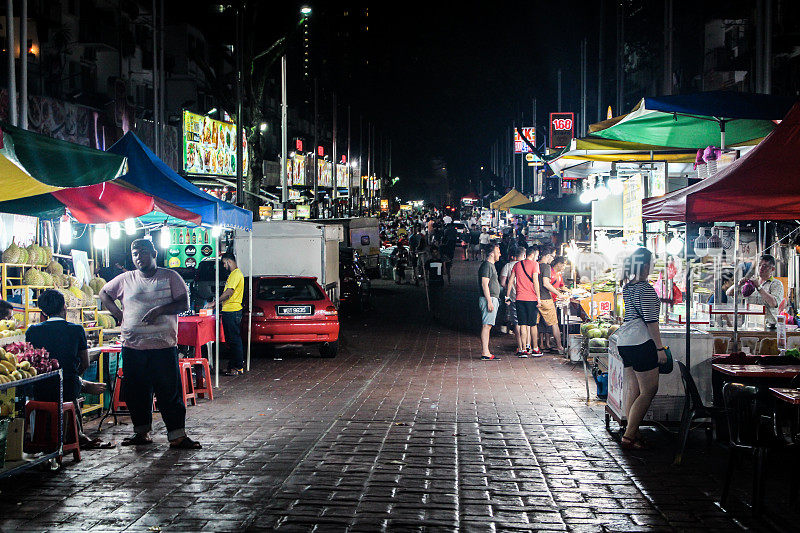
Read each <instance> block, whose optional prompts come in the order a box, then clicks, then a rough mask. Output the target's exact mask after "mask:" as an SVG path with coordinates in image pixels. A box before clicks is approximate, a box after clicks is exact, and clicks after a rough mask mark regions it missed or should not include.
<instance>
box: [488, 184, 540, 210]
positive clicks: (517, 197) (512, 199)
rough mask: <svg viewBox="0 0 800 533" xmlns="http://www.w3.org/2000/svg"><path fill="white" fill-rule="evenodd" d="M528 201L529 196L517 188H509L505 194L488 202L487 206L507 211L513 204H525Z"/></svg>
mask: <svg viewBox="0 0 800 533" xmlns="http://www.w3.org/2000/svg"><path fill="white" fill-rule="evenodd" d="M530 201H531V199H530V198H528V197H527V196H525V195H524V194H522V193H521V192H519V191H518V190H517V189H511V190H510V191H508V192H507V193H506V195H505V196H503V197H502V198H500V199H499V200H495V201H494V202H492V203H491V204H489V207H491V208H492V209H498V210H500V211H508V210H509V209H510V208H511V207H514V206H515V205H522V204H527V203H528V202H530Z"/></svg>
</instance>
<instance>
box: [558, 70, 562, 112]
mask: <svg viewBox="0 0 800 533" xmlns="http://www.w3.org/2000/svg"><path fill="white" fill-rule="evenodd" d="M558 110H559V111H561V69H558Z"/></svg>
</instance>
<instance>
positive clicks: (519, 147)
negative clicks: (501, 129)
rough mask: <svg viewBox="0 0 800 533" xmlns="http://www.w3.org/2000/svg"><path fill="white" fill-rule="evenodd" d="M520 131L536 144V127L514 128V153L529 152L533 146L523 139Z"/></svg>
mask: <svg viewBox="0 0 800 533" xmlns="http://www.w3.org/2000/svg"><path fill="white" fill-rule="evenodd" d="M520 131H521V132H522V135H524V136H525V138H526V139H528V140H529V141H530V142H531V144H533V145H534V146H536V131H535V129H534V128H532V127H531V128H514V153H515V154H527V153H530V152H531V147H530V146H528V144H527V143H526V142H525V141H523V140H522V136H521V135H520Z"/></svg>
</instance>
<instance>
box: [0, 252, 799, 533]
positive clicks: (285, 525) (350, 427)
mask: <svg viewBox="0 0 800 533" xmlns="http://www.w3.org/2000/svg"><path fill="white" fill-rule="evenodd" d="M476 269H477V263H476V262H468V263H463V262H456V264H455V267H454V273H455V276H454V285H453V286H451V287H446V288H445V291H446V293H447V295H448V296H447V299H448V305H449V306H450V307H451V309H452V313H449V314H448V320H447V324H446V327H440V326H438V325H436V324H432V323H431V322H430V321H429V320H428V319H427V317H426V315H425V314H424V313H423V312H422V305H423V302H424V293H422V291H421V289H416V288H414V287H411V286H408V285H403V286H397V285H395V284H393V283H391V282H387V281H382V282H377V289H376V292H377V294H376V298H375V310H374V311H373V312H370V313H367V314H366V315H365V317H362V318H346V319H344V321H343V323H344V335H343V338H344V341H345V344H344V347H343V350H342V351H341V352H340V354H339V356H338V357H337V358H336V359H331V360H324V359H319V358H318V357H316V356H313V357H312V356H310V355H309V354H305V353H303V352H302V351H300V350H296V351H281V350H279V351H278V352H277V354H276V357H277V358H278V359H276V360H274V361H273V360H270V359H267V358H265V357H260V358H257V359H255V361H254V368H255V371H253V372H250V373H248V374H246V375H245V376H244V377H237V378H223V379H224V381H222V386H221V388H220V389H219V390H218V392H215V399H214V401H213V402H208V401H201V403H200V405H199V406H197V407H190V408H189V410H188V429H189V431H190V432H191V434H192V435H194V436H195V437H196V438H198V439H199V440H200V441H202V443H203V445H204V448H203V450H201V451H189V452H176V451H170V450H169V449H168V448H167V446H166V442H165V441H164V436H163V435H164V434H163V425H162V424H161V423H160V422H158V423H157V425H156V427H155V436H156V445H155V446H153V447H150V448H139V449H132V448H123V447H120V446H117V447H116V448H115V449H113V450H97V451H84V452H83V460H82V461H81V462H80V463H77V464H73V463H72V460H71V457H66V458H65V459H64V465H65V466H64V468H63V469H62V471H61V472H59V473H56V474H54V475H52V476H49V477H48V476H42V475H41V473H40V472H38V471H30V472H29V473H27V474H24V475H22V476H19V477H17V478H12V479H10V480H4V481H3V483H2V485H0V490H1V491H2V492H1V493H0V517H2V519H1V520H0V530H2V531H4V532H5V531H8V532H11V531H56V530H57V531H72V530H75V531H79V530H91V531H122V530H126V531H148V530H149V531H158V530H159V529H157V528H160V530H161V531H199V530H201V529H202V530H207V531H241V530H246V529H249V530H254V531H255V530H272V529H279V530H287V531H343V530H349V531H379V530H381V529H390V530H397V531H416V530H426V531H440V530H441V531H448V530H461V531H499V530H509V529H511V530H530V531H542V530H558V531H662V530H663V531H670V530H676V531H690V530H698V531H700V530H702V531H709V532H710V531H727V530H741V529H742V528H741V526H739V525H737V523H736V522H735V521H734V517H732V516H730V515H728V516H726V515H725V514H724V513H723V512H722V511H721V510H720V509H719V508H718V506H717V505H716V503H715V499H717V498H718V496H719V488H720V486H721V479H720V476H719V475H718V474H717V475H712V474H710V473H709V472H716V473H720V472H724V460H725V457H726V454H725V453H721V450H720V449H716V450H715V453H714V454H710V453H707V451H706V450H707V448H706V445H705V439H704V436H703V432H702V431H699V432H695V435H693V438H692V439H690V442H689V451H688V452H687V453H686V454H685V458H684V465H683V466H682V467H673V466H670V462H671V459H672V441H671V440H670V439H668V438H665V437H660V436H659V435H658V434H657V433H653V434H652V437H651V438H652V439H653V440H654V441H655V443H654V444H655V445H654V449H653V450H652V451H647V452H623V451H622V450H620V448H619V445H618V444H617V443H616V442H615V441H614V440H612V439H611V438H610V436H609V434H608V433H607V432H606V430H605V428H604V422H603V411H602V409H603V407H602V403H600V402H596V401H593V402H592V403H591V404H590V405H589V406H588V407H587V405H586V403H585V389H584V381H583V372H582V368H581V367H580V366H572V364H570V363H567V362H566V361H565V360H563V359H560V358H558V359H557V358H555V357H554V356H545V357H543V358H541V359H518V358H516V357H513V356H509V355H506V353H507V352H505V353H503V358H502V360H500V361H481V360H480V358H479V346H478V342H477V337H476V335H475V333H474V330H475V329H476V328H475V327H473V323H474V321H476V320H477V316H476V305H475V298H476V292H477V289H473V287H474V286H475V285H476V284H475V283H474V279H475V271H476ZM456 322H457V323H458V324H457V326H456V325H455V323H456ZM398 324H402V325H400V326H398ZM505 337H506V336H502V337H493V339H492V343H493V344H497V345H509V347H510V344H511V341H510V340H506V338H505ZM509 339H510V336H509ZM497 352H498V353H500V352H501V350H497ZM314 355H315V354H314ZM234 380H235V381H236V382H238V386H237V387H232V386H231V385H232V381H234ZM593 389H594V387H593ZM592 394H593V395H594V390H593V391H592ZM129 431H130V426H129V425H126V426H121V427H116V428H111V429H107V430H104V431H103V433H102V435H103V436H104V437H105V438H112V436H113V437H114V438H115V439H116V440H117V441H119V440H121V438H122V436H125V435H127V434H128V432H129ZM648 436H649V437H650V433H648ZM738 479H739V481H740V482H741V488H742V489H743V491H742V493H741V496H742V497H743V498H744V499H747V489H748V486H749V485H748V481H749V477H748V474H747V473H746V472H742V473H741V474H740V475H739V476H738ZM770 486H771V487H773V488H774V489H775V490H776V492H777V491H785V489H786V488H787V487H788V485H787V484H784V482H783V481H781V480H776V481H775V483H772V484H771V485H770ZM780 499H781V496H780V495H773V494H771V493H770V494H768V496H767V501H768V502H770V501H772V502H775V501H779V500H780ZM778 505H781V507H782V508H783V509H788V508H789V507H788V505H787V504H785V503H781V502H778ZM735 514H736V513H734V515H735ZM784 516H786V515H784ZM743 524H744V525H748V522H747V521H746V520H745V521H744V522H743Z"/></svg>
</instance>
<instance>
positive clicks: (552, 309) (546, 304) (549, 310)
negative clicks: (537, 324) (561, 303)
mask: <svg viewBox="0 0 800 533" xmlns="http://www.w3.org/2000/svg"><path fill="white" fill-rule="evenodd" d="M539 313H541V315H542V318H543V319H544V323H545V324H547V325H548V326H550V327H552V326H555V325H557V324H558V315H557V314H556V304H555V302H553V300H539Z"/></svg>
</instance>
